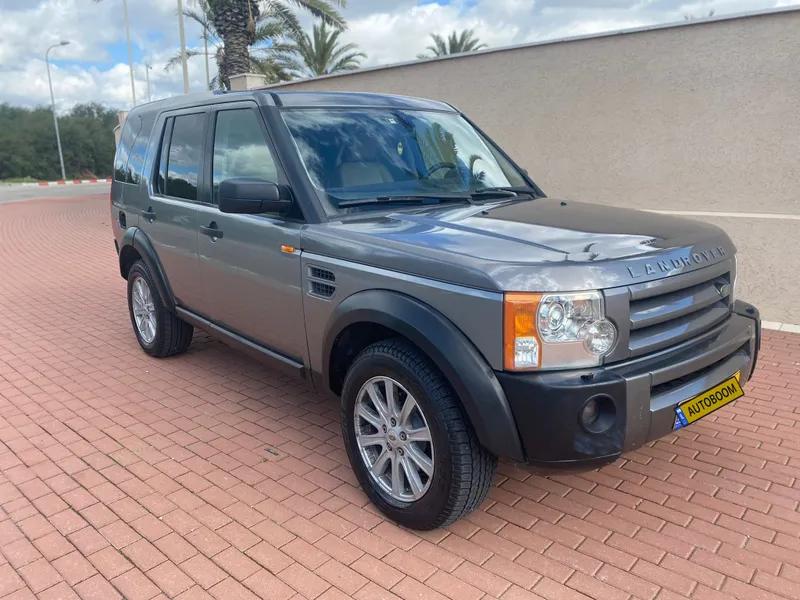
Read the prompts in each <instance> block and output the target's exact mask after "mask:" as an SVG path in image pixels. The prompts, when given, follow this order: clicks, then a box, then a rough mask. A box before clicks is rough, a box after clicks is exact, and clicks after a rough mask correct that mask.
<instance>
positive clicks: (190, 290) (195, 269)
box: [139, 107, 208, 310]
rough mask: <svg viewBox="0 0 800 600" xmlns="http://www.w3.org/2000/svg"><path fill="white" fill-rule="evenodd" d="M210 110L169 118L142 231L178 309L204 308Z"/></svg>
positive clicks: (143, 217) (144, 210) (175, 114)
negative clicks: (202, 202) (203, 203)
mask: <svg viewBox="0 0 800 600" xmlns="http://www.w3.org/2000/svg"><path fill="white" fill-rule="evenodd" d="M207 114H208V108H206V107H201V108H194V109H188V110H182V111H179V112H173V113H169V114H168V115H167V117H166V119H165V120H164V121H163V123H164V126H163V129H162V133H161V142H160V144H159V148H158V155H157V157H156V161H155V167H154V176H153V180H152V185H150V186H148V188H149V189H148V190H147V195H146V202H145V203H144V204H146V206H144V207H143V208H142V211H141V213H140V218H139V227H140V228H141V229H142V230H144V231H145V233H147V236H148V237H149V238H150V241H151V242H152V243H153V248H154V249H155V251H156V254H157V255H158V258H159V260H160V261H161V264H162V266H163V267H164V271H165V273H166V275H167V280H168V281H169V285H170V287H171V288H172V293H173V294H174V296H175V298H176V300H177V302H178V304H180V305H181V306H184V307H187V308H190V309H195V310H197V309H198V307H199V306H200V305H201V304H202V285H201V280H200V266H199V264H198V259H197V228H198V222H197V206H198V202H199V200H198V183H199V181H201V177H202V169H203V161H202V160H201V157H202V153H203V152H202V151H203V142H204V128H205V122H206V116H207Z"/></svg>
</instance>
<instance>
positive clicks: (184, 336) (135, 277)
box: [128, 260, 194, 358]
mask: <svg viewBox="0 0 800 600" xmlns="http://www.w3.org/2000/svg"><path fill="white" fill-rule="evenodd" d="M141 286H144V289H146V292H147V294H148V295H149V302H146V305H147V307H149V308H152V310H153V311H154V315H153V319H152V320H150V319H148V321H149V323H150V324H149V325H145V326H140V325H139V324H137V319H136V315H135V314H134V304H136V302H137V298H142V296H141V292H142V291H143V288H142V287H141ZM135 296H136V297H135ZM145 300H147V298H145ZM128 312H129V313H130V317H131V325H133V332H134V334H135V335H136V339H137V341H138V342H139V345H140V346H141V347H142V350H144V351H145V352H146V353H147V354H149V355H150V356H155V357H156V358H166V357H168V356H174V355H176V354H183V353H184V352H186V350H187V349H188V348H189V344H191V343H192V335H193V333H194V328H193V327H192V326H191V325H189V323H187V322H185V321H183V320H181V319H179V318H178V317H177V316H176V315H174V314H173V313H171V312H170V311H169V310H168V309H167V308H166V307H165V306H164V304H163V303H162V302H161V297H160V296H159V294H158V288H157V287H156V284H155V280H154V279H153V276H152V274H151V273H150V270H149V269H148V268H147V265H146V264H145V263H144V261H142V260H137V261H136V262H135V263H134V264H133V266H132V267H131V269H130V271H129V272H128ZM147 312H148V313H149V312H150V311H147ZM153 330H154V331H153Z"/></svg>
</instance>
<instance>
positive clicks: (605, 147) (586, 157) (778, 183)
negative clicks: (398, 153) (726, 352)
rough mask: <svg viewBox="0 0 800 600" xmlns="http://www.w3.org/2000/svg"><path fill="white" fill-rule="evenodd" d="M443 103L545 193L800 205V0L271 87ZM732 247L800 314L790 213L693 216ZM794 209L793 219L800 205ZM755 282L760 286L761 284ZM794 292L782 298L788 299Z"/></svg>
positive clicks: (772, 300)
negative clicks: (763, 9) (713, 225)
mask: <svg viewBox="0 0 800 600" xmlns="http://www.w3.org/2000/svg"><path fill="white" fill-rule="evenodd" d="M280 87H281V89H293V90H300V89H305V90H312V89H313V90H334V89H335V90H349V91H370V92H382V93H396V94H407V95H414V96H423V97H428V98H434V99H438V100H444V101H447V102H450V103H452V104H453V105H455V106H456V107H458V108H460V109H461V110H463V111H464V112H466V113H467V114H468V115H469V116H470V117H471V118H473V119H474V120H475V121H476V122H477V123H478V124H479V125H480V126H481V127H482V128H483V129H484V130H486V131H487V133H489V135H490V136H492V137H493V138H494V139H495V140H496V141H498V142H499V143H500V144H501V145H502V146H503V147H504V148H505V149H506V150H508V151H509V152H510V153H511V154H512V156H514V157H515V159H517V161H518V162H519V163H520V164H521V165H522V166H524V167H526V168H527V169H528V171H529V173H530V174H531V176H532V177H533V178H534V180H535V181H537V183H539V184H540V185H541V186H542V187H543V189H544V190H545V192H546V193H547V194H548V195H550V196H556V197H565V198H576V199H581V200H586V201H590V202H599V203H607V204H616V205H624V206H631V207H635V208H645V209H662V210H678V211H722V212H758V213H790V214H793V215H800V10H797V9H794V10H783V11H773V12H769V13H762V14H758V15H751V16H745V17H737V18H726V19H714V20H710V21H705V22H697V23H687V24H681V25H678V26H666V27H660V28H652V29H647V30H640V31H632V32H628V33H620V34H613V35H605V36H594V37H587V38H579V39H573V40H566V41H560V42H551V43H541V44H535V45H528V46H523V47H515V48H509V49H505V50H503V49H501V50H493V51H486V52H480V53H474V54H470V55H462V56H460V57H454V58H448V59H445V60H431V61H423V62H415V63H410V64H405V65H398V66H390V67H384V68H378V69H370V70H363V71H360V72H357V73H354V74H348V75H339V76H331V77H325V78H319V79H316V80H309V81H305V82H298V83H292V84H288V85H284V86H280ZM704 218H708V219H710V220H712V221H716V222H719V223H720V224H721V225H723V226H724V227H725V228H726V229H727V230H728V231H729V233H730V234H731V236H732V237H733V238H734V240H735V241H736V243H737V245H739V247H740V249H741V251H742V254H743V258H744V264H743V266H742V271H743V290H742V291H743V292H749V293H743V295H748V296H750V297H753V296H755V298H754V299H755V300H757V301H759V303H760V304H761V306H762V307H763V308H764V309H765V310H764V312H765V318H768V319H771V320H780V321H788V322H793V323H800V307H795V302H794V299H793V296H794V295H795V294H797V293H798V292H800V220H795V221H791V220H789V221H787V220H786V219H772V220H770V219H761V220H751V219H742V218H724V219H723V218H721V217H718V216H711V217H704ZM798 218H799V219H800V217H798ZM764 290H769V291H770V292H769V293H766V292H765V291H764ZM790 303H791V305H790Z"/></svg>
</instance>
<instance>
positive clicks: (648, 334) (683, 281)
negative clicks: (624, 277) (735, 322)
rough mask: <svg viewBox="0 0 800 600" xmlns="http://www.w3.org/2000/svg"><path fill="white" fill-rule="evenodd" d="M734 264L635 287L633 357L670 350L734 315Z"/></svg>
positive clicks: (632, 320) (632, 303)
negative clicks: (731, 312) (663, 349)
mask: <svg viewBox="0 0 800 600" xmlns="http://www.w3.org/2000/svg"><path fill="white" fill-rule="evenodd" d="M734 276H735V274H734V273H733V272H732V270H731V264H730V262H728V261H726V262H725V263H720V264H718V265H715V266H713V267H708V268H706V269H702V270H700V271H695V272H692V273H688V274H686V275H678V276H675V277H667V278H665V279H661V280H657V281H653V282H649V283H646V284H640V285H635V286H631V287H630V288H629V294H630V295H629V297H630V313H629V314H630V341H629V346H628V348H629V351H630V356H631V357H637V356H642V355H643V354H647V353H648V352H655V351H656V350H660V349H662V348H667V347H669V346H672V345H674V344H677V343H679V342H682V341H684V340H687V339H690V338H692V337H695V336H697V335H700V334H701V333H703V332H704V331H708V330H709V329H711V328H712V327H714V325H716V324H717V323H719V322H721V321H723V320H724V319H725V318H727V316H728V315H729V314H730V311H731V301H732V294H733V278H734Z"/></svg>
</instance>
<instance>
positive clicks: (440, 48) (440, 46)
mask: <svg viewBox="0 0 800 600" xmlns="http://www.w3.org/2000/svg"><path fill="white" fill-rule="evenodd" d="M431 38H432V39H433V44H432V45H430V46H428V47H427V48H426V50H429V51H430V52H432V53H433V56H447V55H448V54H461V53H462V52H474V51H475V50H482V49H483V48H486V47H487V46H486V44H482V43H481V41H480V40H479V39H478V38H477V37H476V36H475V30H474V29H464V30H463V31H462V32H461V33H457V32H455V31H453V32H452V33H451V34H450V35H449V36H448V37H447V39H445V38H444V37H442V36H441V35H439V34H438V33H432V34H431ZM417 58H431V56H430V55H428V54H418V55H417Z"/></svg>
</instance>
